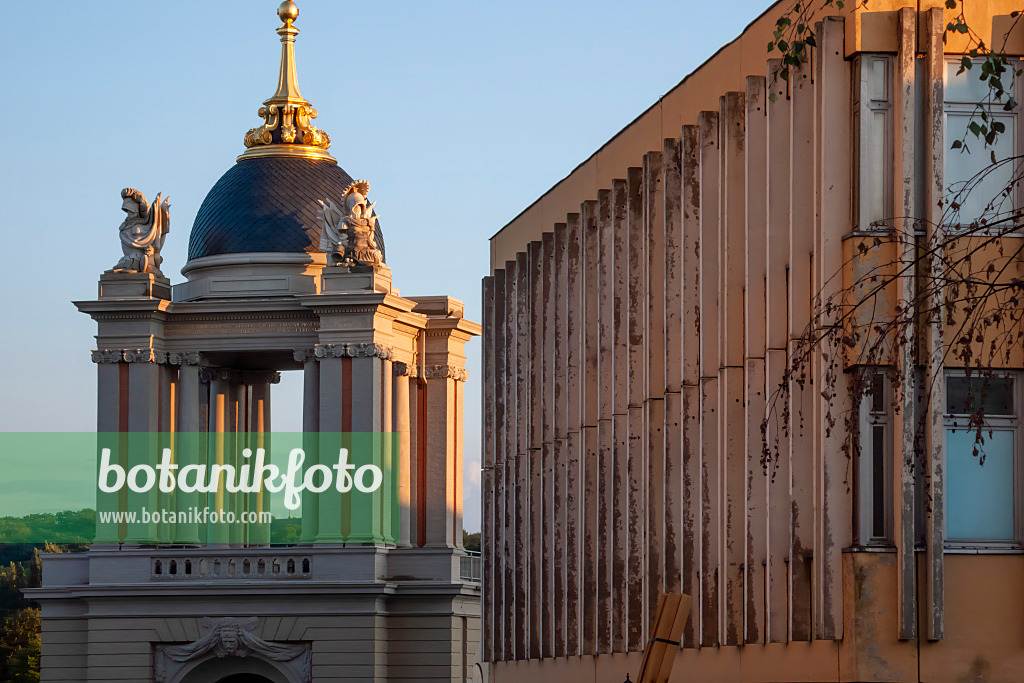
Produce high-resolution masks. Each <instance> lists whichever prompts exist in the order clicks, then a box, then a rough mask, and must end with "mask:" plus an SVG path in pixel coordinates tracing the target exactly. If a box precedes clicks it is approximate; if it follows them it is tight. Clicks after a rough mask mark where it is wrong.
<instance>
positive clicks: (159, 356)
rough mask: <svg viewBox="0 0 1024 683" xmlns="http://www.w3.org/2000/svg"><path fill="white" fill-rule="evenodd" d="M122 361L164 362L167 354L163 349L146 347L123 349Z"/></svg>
mask: <svg viewBox="0 0 1024 683" xmlns="http://www.w3.org/2000/svg"><path fill="white" fill-rule="evenodd" d="M124 362H126V363H165V362H167V354H166V353H164V352H163V351H154V350H153V349H151V348H147V349H125V350H124Z"/></svg>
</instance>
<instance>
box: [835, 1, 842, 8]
mask: <svg viewBox="0 0 1024 683" xmlns="http://www.w3.org/2000/svg"><path fill="white" fill-rule="evenodd" d="M836 7H838V8H839V9H843V0H836Z"/></svg>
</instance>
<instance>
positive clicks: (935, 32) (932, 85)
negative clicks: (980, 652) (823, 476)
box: [924, 7, 946, 640]
mask: <svg viewBox="0 0 1024 683" xmlns="http://www.w3.org/2000/svg"><path fill="white" fill-rule="evenodd" d="M924 27H925V29H924V30H925V44H926V46H927V47H926V58H925V62H926V67H925V74H926V76H925V77H926V79H927V80H926V82H925V120H926V123H925V130H929V131H930V132H931V136H930V137H929V138H927V139H926V141H925V144H926V145H927V147H928V149H927V151H926V153H925V173H924V177H925V198H924V206H925V207H926V208H925V216H924V219H925V239H926V241H927V244H928V245H929V247H930V252H929V253H930V261H929V263H928V266H927V267H928V268H929V269H930V271H931V273H932V276H933V277H937V276H941V274H942V260H943V253H942V250H941V246H940V245H941V244H942V242H943V240H944V235H943V228H942V215H943V210H944V208H945V207H944V202H943V199H944V182H945V181H944V179H943V173H942V171H943V159H944V158H945V151H946V150H945V145H946V143H945V139H944V131H943V125H944V117H943V98H944V93H943V77H944V73H943V71H944V69H945V67H946V61H945V55H944V54H943V41H942V38H943V35H944V31H945V22H944V20H943V11H942V8H939V7H933V8H932V9H929V10H927V12H926V13H925V21H924ZM943 299H944V297H943V291H942V289H941V288H935V289H934V293H933V295H932V300H931V301H930V302H929V309H930V310H932V311H937V312H940V311H942V308H943V305H944V300H943ZM942 323H943V321H942V315H941V313H935V314H933V315H932V316H931V318H929V320H928V328H927V330H926V334H927V339H926V341H925V348H926V349H927V354H928V361H927V372H928V376H927V381H926V386H929V387H931V390H930V392H928V394H927V396H928V399H929V400H927V401H925V403H924V407H925V410H927V411H928V415H927V416H926V426H925V451H926V454H927V458H928V463H927V471H926V475H927V482H928V494H929V495H928V496H927V500H928V501H929V504H928V510H927V517H926V520H927V521H926V525H927V527H926V532H925V533H926V545H927V555H926V557H927V563H928V568H927V571H926V576H927V582H928V590H927V600H926V601H925V615H926V616H925V619H926V623H927V626H928V628H927V633H926V637H927V638H928V639H929V640H942V637H943V634H944V631H945V624H944V622H945V620H944V618H943V615H944V600H943V589H942V586H943V547H944V546H943V541H944V538H943V527H944V519H943V515H944V510H945V493H944V488H943V482H944V474H943V462H944V460H943V455H944V454H943V446H944V442H945V424H944V420H943V408H942V405H943V401H944V397H945V394H946V390H945V374H944V373H943V362H942V359H943V353H944V349H943V327H942Z"/></svg>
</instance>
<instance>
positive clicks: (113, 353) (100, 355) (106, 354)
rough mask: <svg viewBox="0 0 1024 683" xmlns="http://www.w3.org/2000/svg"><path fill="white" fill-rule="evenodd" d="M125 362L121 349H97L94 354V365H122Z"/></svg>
mask: <svg viewBox="0 0 1024 683" xmlns="http://www.w3.org/2000/svg"><path fill="white" fill-rule="evenodd" d="M123 360H124V351H122V350H121V349H97V350H95V351H93V352H92V362H93V363H120V362H121V361H123Z"/></svg>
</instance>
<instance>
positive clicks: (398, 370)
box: [395, 361, 421, 378]
mask: <svg viewBox="0 0 1024 683" xmlns="http://www.w3.org/2000/svg"><path fill="white" fill-rule="evenodd" d="M395 374H396V375H398V376H399V377H412V378H416V377H419V376H420V374H421V373H420V366H418V365H410V364H409V363H403V362H401V361H396V362H395Z"/></svg>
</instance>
